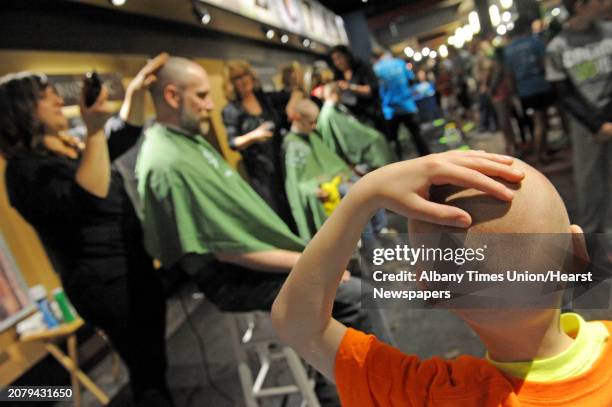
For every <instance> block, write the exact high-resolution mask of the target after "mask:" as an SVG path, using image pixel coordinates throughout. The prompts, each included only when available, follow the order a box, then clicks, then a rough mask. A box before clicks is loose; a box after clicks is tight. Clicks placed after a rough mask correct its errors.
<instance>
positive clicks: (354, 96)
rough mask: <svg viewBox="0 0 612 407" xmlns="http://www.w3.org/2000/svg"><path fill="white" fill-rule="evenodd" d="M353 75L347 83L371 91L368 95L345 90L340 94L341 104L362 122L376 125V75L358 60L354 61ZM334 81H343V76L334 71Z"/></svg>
mask: <svg viewBox="0 0 612 407" xmlns="http://www.w3.org/2000/svg"><path fill="white" fill-rule="evenodd" d="M352 70H353V75H352V76H351V79H350V80H349V81H348V82H349V83H350V84H353V85H368V86H369V87H370V89H371V93H370V94H369V95H363V94H361V93H357V92H353V91H351V90H350V89H347V90H345V91H343V92H342V100H341V102H342V104H343V105H345V106H346V107H348V108H349V109H350V110H351V112H352V113H353V114H354V115H355V116H356V117H357V118H359V120H362V121H370V122H372V123H377V121H378V120H379V119H380V118H381V111H380V109H381V108H380V97H379V94H378V92H379V84H378V78H377V77H376V74H375V73H374V71H373V70H372V67H371V66H370V65H368V64H366V63H364V62H362V61H360V60H356V61H355V63H354V65H353V69H352ZM334 79H335V80H337V81H339V80H345V79H344V74H343V73H341V72H340V71H334Z"/></svg>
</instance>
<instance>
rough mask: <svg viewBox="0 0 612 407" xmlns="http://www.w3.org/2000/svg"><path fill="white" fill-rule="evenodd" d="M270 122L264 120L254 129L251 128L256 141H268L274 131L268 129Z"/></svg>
mask: <svg viewBox="0 0 612 407" xmlns="http://www.w3.org/2000/svg"><path fill="white" fill-rule="evenodd" d="M270 127H271V124H270V122H264V123H262V124H260V125H259V127H257V128H256V129H255V130H253V132H252V134H253V138H254V141H256V142H257V143H265V142H266V141H268V140H269V139H270V138H272V136H273V135H274V133H273V132H272V131H270Z"/></svg>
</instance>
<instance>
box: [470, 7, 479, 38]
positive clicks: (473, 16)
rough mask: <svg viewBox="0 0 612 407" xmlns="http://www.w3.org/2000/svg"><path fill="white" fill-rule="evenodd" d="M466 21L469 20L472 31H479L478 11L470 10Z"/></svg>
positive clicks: (475, 32)
mask: <svg viewBox="0 0 612 407" xmlns="http://www.w3.org/2000/svg"><path fill="white" fill-rule="evenodd" d="M468 21H469V22H470V26H472V32H473V33H474V34H477V33H479V32H480V18H478V13H477V12H476V11H472V12H471V13H470V14H469V15H468Z"/></svg>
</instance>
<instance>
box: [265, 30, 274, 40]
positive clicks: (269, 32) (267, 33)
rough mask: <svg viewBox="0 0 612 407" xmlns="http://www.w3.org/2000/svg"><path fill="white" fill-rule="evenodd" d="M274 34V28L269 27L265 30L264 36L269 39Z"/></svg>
mask: <svg viewBox="0 0 612 407" xmlns="http://www.w3.org/2000/svg"><path fill="white" fill-rule="evenodd" d="M274 34H276V33H275V32H274V30H273V29H269V30H268V31H266V38H267V39H269V40H271V39H272V38H274Z"/></svg>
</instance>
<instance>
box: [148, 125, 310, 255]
mask: <svg viewBox="0 0 612 407" xmlns="http://www.w3.org/2000/svg"><path fill="white" fill-rule="evenodd" d="M136 175H137V177H138V194H139V195H140V198H141V200H142V214H141V215H142V221H143V229H144V236H145V245H146V248H147V250H148V251H149V253H150V254H151V255H152V256H154V257H156V258H158V259H160V260H161V261H162V263H164V264H165V265H167V266H171V265H173V264H174V263H176V262H177V261H178V260H179V259H180V258H181V257H182V256H183V255H185V254H187V253H196V254H213V253H220V252H224V253H249V252H257V251H264V250H274V249H285V250H294V251H302V250H303V248H304V242H303V241H302V240H301V239H300V238H298V237H297V236H295V235H294V234H293V233H292V232H291V231H290V229H289V227H288V226H287V225H286V224H285V223H284V222H283V221H282V220H281V219H280V218H279V217H278V215H276V213H274V211H273V210H272V209H271V208H270V207H269V206H268V205H267V204H266V203H265V202H264V201H263V199H261V197H260V196H259V195H258V194H257V193H256V192H255V191H254V190H253V189H252V188H251V187H250V186H249V185H248V184H247V183H246V181H244V180H243V179H242V178H241V177H240V175H238V173H237V172H236V171H234V170H233V169H232V168H231V167H230V166H229V165H228V164H227V163H226V162H225V160H224V159H223V158H222V157H221V155H219V153H218V152H217V151H216V150H215V149H214V148H213V147H212V146H211V145H210V144H209V143H208V142H207V141H206V140H205V139H204V138H203V137H202V136H200V135H186V134H182V133H181V132H180V131H179V130H175V129H170V128H168V127H166V126H163V125H161V124H156V125H154V126H153V127H151V128H150V129H148V130H147V131H146V137H145V141H144V142H143V144H142V148H141V150H140V154H139V156H138V161H137V164H136Z"/></svg>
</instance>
